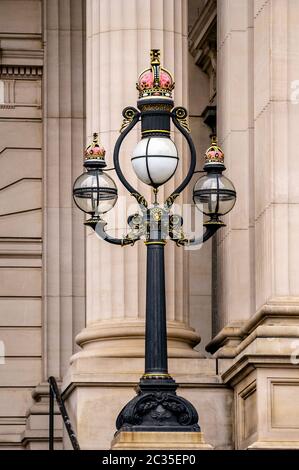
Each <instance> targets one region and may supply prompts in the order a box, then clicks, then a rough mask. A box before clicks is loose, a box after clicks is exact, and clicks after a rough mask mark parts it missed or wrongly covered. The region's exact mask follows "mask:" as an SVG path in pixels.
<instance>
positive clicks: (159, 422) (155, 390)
mask: <svg viewBox="0 0 299 470" xmlns="http://www.w3.org/2000/svg"><path fill="white" fill-rule="evenodd" d="M173 88H174V80H173V78H172V76H171V74H170V73H169V72H168V71H167V70H166V69H164V68H163V67H162V66H161V65H160V51H159V50H157V49H153V50H152V51H151V67H150V68H149V69H147V70H145V71H144V72H142V74H141V75H140V76H139V79H138V82H137V89H138V91H139V100H138V102H137V107H138V109H136V108H133V107H127V108H125V109H124V110H123V117H124V120H123V124H122V127H121V131H120V136H119V137H118V139H117V141H116V144H115V147H114V156H113V160H114V168H115V171H116V174H117V176H118V178H119V179H120V181H121V183H122V184H123V185H124V186H125V188H126V189H127V190H128V192H129V193H130V194H131V195H132V196H133V197H134V198H135V199H136V200H137V202H138V204H139V212H138V213H135V214H132V215H131V216H129V218H128V226H129V231H128V234H127V235H126V236H125V237H124V238H121V239H119V238H114V237H111V236H110V235H108V234H107V233H106V232H105V225H106V222H105V220H104V219H102V214H104V213H105V212H107V211H108V210H110V209H111V208H112V207H113V206H114V204H115V202H116V199H117V188H116V185H115V183H114V181H113V180H112V178H110V176H108V175H107V174H106V173H105V171H107V170H105V167H106V163H105V150H104V149H103V147H101V146H100V144H99V143H98V140H97V134H94V139H93V142H92V144H91V145H90V146H89V147H88V148H87V149H86V152H85V163H84V167H85V168H86V170H87V171H86V172H85V173H83V175H81V176H79V178H78V179H77V180H76V181H75V184H74V191H73V193H74V200H75V203H76V204H77V206H78V207H79V209H81V210H83V211H84V212H86V213H88V214H90V216H91V217H90V218H89V219H88V220H87V221H86V222H85V224H86V225H88V226H90V227H91V228H93V229H94V230H95V231H96V232H97V234H98V235H99V236H100V237H101V238H103V239H104V240H105V241H106V242H108V243H112V244H115V245H121V246H125V245H134V243H135V242H136V241H138V240H144V243H145V245H146V247H147V274H146V276H147V278H146V331H145V372H144V374H143V376H142V377H141V379H140V382H139V387H138V393H137V395H136V396H135V398H133V399H132V400H131V401H130V402H129V403H128V404H127V405H126V406H125V407H124V408H123V409H122V411H121V412H120V414H119V416H118V418H117V422H116V426H117V429H118V431H121V430H123V431H141V432H142V431H176V432H180V431H185V432H186V431H191V432H198V431H200V428H199V425H198V415H197V412H196V410H195V408H194V407H193V405H192V404H191V403H190V402H188V401H187V400H185V399H184V398H182V397H179V396H178V395H177V394H176V389H177V384H176V383H175V381H174V380H173V379H172V377H171V376H170V375H169V373H168V365H167V331H166V300H165V269H164V246H165V244H166V241H167V240H168V239H169V240H171V241H173V242H175V243H176V244H177V245H178V246H185V245H195V244H199V243H202V242H205V241H206V240H208V239H209V238H210V237H211V236H212V235H213V234H214V233H215V232H216V231H217V230H218V229H219V228H220V227H222V226H224V223H223V222H222V221H221V220H220V219H219V216H221V215H224V214H226V213H227V212H229V211H230V210H231V209H232V207H233V205H234V203H235V199H236V192H235V189H234V186H233V184H232V183H231V182H230V181H229V180H228V179H227V178H225V177H224V176H223V175H222V172H223V171H224V170H225V167H224V163H223V162H224V155H223V152H222V150H221V149H220V148H219V147H218V146H217V144H216V142H213V143H212V146H211V147H210V148H209V149H208V150H207V152H206V163H205V165H204V170H205V171H206V172H207V174H206V175H205V176H202V177H201V178H200V179H199V180H198V181H197V183H196V184H195V187H194V192H193V199H194V202H195V204H196V205H197V207H198V208H199V209H200V210H201V211H202V212H204V214H206V215H208V217H209V219H208V220H207V221H206V222H205V223H204V226H205V233H204V234H203V236H201V237H198V238H196V239H188V238H187V237H186V236H185V234H184V231H183V220H182V217H181V216H180V215H178V214H175V213H174V212H173V211H172V206H173V203H174V201H175V199H176V198H177V197H178V196H179V195H180V193H181V192H182V191H183V190H184V189H185V188H186V186H187V185H188V184H189V182H190V181H191V178H192V177H193V175H194V172H195V166H196V152H195V148H194V145H193V142H192V139H191V136H190V130H189V126H188V120H187V118H188V113H187V111H186V109H185V108H183V107H176V108H174V107H173V106H174V102H173V100H172V90H173ZM138 121H141V140H140V141H139V142H138V144H137V145H136V147H135V149H134V150H133V152H132V154H131V161H132V165H133V169H134V171H135V173H136V175H137V177H138V178H139V179H140V180H141V181H142V182H143V183H145V184H147V185H149V186H151V187H152V188H153V193H154V202H153V204H150V205H149V204H148V202H147V201H146V200H145V198H144V197H143V196H142V194H140V193H139V192H138V191H137V190H136V189H134V188H133V186H131V184H130V183H129V182H128V181H127V179H126V178H125V177H124V175H123V172H122V170H121V166H120V162H119V152H120V147H121V144H122V142H123V140H124V138H125V137H126V136H127V134H128V133H129V132H130V131H131V130H132V129H133V127H134V126H135V125H136V124H137V123H138ZM171 121H172V122H173V124H174V125H175V126H176V127H177V129H178V130H179V131H180V132H181V133H182V134H183V136H184V137H185V139H186V140H187V143H188V146H189V150H190V157H191V158H190V165H189V170H188V173H187V175H186V177H185V178H184V180H183V181H182V182H181V184H180V185H179V186H178V187H177V188H176V189H175V191H173V193H172V194H170V195H169V196H168V198H167V199H166V200H165V202H164V204H162V205H160V204H159V202H158V188H159V186H161V185H163V184H164V183H166V182H167V181H168V180H169V179H170V178H171V177H172V176H173V175H174V173H175V171H176V168H177V165H178V162H179V156H178V152H177V148H176V146H175V144H174V142H173V141H172V140H171V138H170V124H171ZM181 158H182V157H181Z"/></svg>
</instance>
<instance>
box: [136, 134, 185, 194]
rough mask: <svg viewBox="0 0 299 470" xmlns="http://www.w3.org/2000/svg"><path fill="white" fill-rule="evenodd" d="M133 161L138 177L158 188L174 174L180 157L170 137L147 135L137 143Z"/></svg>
mask: <svg viewBox="0 0 299 470" xmlns="http://www.w3.org/2000/svg"><path fill="white" fill-rule="evenodd" d="M131 161H132V165H133V169H134V171H135V173H136V175H137V177H138V178H139V179H140V180H141V181H142V182H143V183H145V184H148V185H150V186H153V187H155V188H156V187H158V186H160V185H161V184H164V183H166V181H168V180H169V179H170V178H171V177H172V176H173V175H174V173H175V171H176V169H177V166H178V161H179V157H178V151H177V148H176V146H175V144H174V143H173V142H172V140H171V139H169V137H146V138H144V139H142V140H140V142H138V144H137V145H136V147H135V149H134V151H133V154H132V157H131Z"/></svg>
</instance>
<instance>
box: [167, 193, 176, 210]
mask: <svg viewBox="0 0 299 470" xmlns="http://www.w3.org/2000/svg"><path fill="white" fill-rule="evenodd" d="M179 195H180V193H173V194H171V195H170V196H169V197H168V198H167V199H166V201H165V204H164V205H165V209H167V208H168V209H169V208H170V207H171V206H172V205H173V203H174V201H175V200H176V198H177V197H178V196H179Z"/></svg>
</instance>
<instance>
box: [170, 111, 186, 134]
mask: <svg viewBox="0 0 299 470" xmlns="http://www.w3.org/2000/svg"><path fill="white" fill-rule="evenodd" d="M172 114H173V116H174V117H175V119H177V120H178V121H179V124H180V125H181V126H182V127H183V128H184V129H185V130H186V131H187V132H188V133H189V134H190V127H189V120H188V112H187V110H186V109H185V108H183V107H182V106H178V107H177V108H174V109H173V111H172Z"/></svg>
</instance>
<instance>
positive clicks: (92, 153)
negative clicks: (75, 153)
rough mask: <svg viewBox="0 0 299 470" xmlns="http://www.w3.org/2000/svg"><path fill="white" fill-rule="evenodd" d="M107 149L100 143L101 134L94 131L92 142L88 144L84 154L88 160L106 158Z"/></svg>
mask: <svg viewBox="0 0 299 470" xmlns="http://www.w3.org/2000/svg"><path fill="white" fill-rule="evenodd" d="M105 154H106V150H105V149H104V147H103V146H102V145H100V143H99V134H98V133H97V132H94V133H93V134H92V143H91V144H90V145H88V147H87V148H86V149H85V152H84V156H85V159H86V160H90V159H92V160H94V159H96V160H104V159H105Z"/></svg>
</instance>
